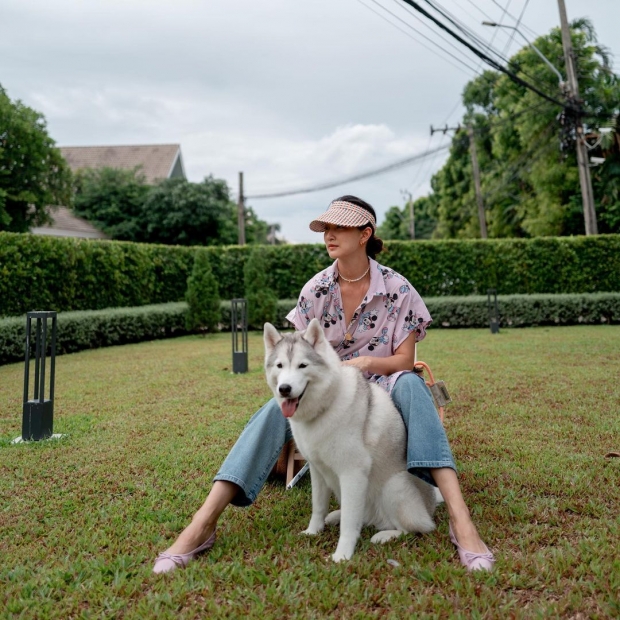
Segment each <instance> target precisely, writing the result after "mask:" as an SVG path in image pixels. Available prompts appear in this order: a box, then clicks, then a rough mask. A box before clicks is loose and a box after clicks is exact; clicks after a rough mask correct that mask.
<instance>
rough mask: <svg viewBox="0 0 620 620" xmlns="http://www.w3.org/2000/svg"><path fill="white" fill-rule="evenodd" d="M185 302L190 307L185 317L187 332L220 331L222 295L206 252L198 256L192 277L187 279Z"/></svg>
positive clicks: (199, 253)
mask: <svg viewBox="0 0 620 620" xmlns="http://www.w3.org/2000/svg"><path fill="white" fill-rule="evenodd" d="M185 301H186V302H187V306H188V308H187V314H186V315H185V327H186V329H187V331H196V330H206V331H209V332H214V331H216V330H217V329H218V324H219V322H220V320H221V317H222V313H221V312H220V295H219V291H218V285H217V280H216V279H215V276H214V275H213V272H212V271H211V263H210V262H209V257H208V255H207V254H206V253H205V252H198V253H197V254H196V258H195V259H194V267H193V268H192V275H191V276H190V277H189V278H188V279H187V292H186V293H185Z"/></svg>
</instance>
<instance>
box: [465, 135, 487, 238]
mask: <svg viewBox="0 0 620 620" xmlns="http://www.w3.org/2000/svg"><path fill="white" fill-rule="evenodd" d="M467 135H468V136H469V152H470V154H471V167H472V171H473V173H474V189H475V190H476V203H477V204H478V221H479V222H480V237H481V238H482V239H486V238H487V220H486V218H485V215H484V201H483V200H482V186H481V184H480V168H479V167H478V155H477V153H476V139H475V136H474V128H473V127H472V126H471V125H468V127H467Z"/></svg>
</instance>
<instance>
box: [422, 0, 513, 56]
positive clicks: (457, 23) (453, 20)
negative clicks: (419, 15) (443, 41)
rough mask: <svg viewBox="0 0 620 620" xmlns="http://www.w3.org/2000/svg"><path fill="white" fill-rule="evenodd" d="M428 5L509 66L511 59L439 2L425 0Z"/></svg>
mask: <svg viewBox="0 0 620 620" xmlns="http://www.w3.org/2000/svg"><path fill="white" fill-rule="evenodd" d="M424 2H426V4H428V5H429V6H430V7H431V8H432V9H434V10H435V11H436V12H437V13H439V15H441V16H442V17H444V18H445V19H447V20H448V21H449V22H450V23H451V24H452V25H454V26H455V27H456V28H457V29H458V30H460V31H461V32H462V33H463V34H464V35H465V36H466V37H467V38H468V39H470V41H471V42H472V43H474V44H476V45H478V46H482V47H485V48H487V50H488V51H489V52H490V53H491V54H494V55H495V56H497V57H498V58H499V59H500V60H501V61H502V62H504V63H506V64H509V59H508V58H505V57H504V56H502V54H501V53H500V52H499V51H498V50H496V49H495V48H494V47H492V46H490V45H489V44H488V43H487V42H486V41H484V40H483V39H482V38H481V37H480V36H479V35H478V34H477V33H475V32H474V31H473V30H471V28H469V27H468V26H467V25H466V24H465V23H463V22H462V21H461V20H460V19H458V17H456V15H454V14H453V13H451V12H450V11H448V10H447V9H445V8H443V7H442V6H441V5H440V4H439V3H438V2H436V1H435V0H424Z"/></svg>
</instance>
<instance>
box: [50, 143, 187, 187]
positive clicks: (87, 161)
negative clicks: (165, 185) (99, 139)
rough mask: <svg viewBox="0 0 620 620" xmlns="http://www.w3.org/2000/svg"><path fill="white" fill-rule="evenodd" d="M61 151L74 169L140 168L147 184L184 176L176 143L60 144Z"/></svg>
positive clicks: (183, 177)
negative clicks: (122, 144)
mask: <svg viewBox="0 0 620 620" xmlns="http://www.w3.org/2000/svg"><path fill="white" fill-rule="evenodd" d="M60 152H61V153H62V156H63V157H64V158H65V160H66V161H67V163H68V164H69V167H70V168H71V170H72V171H73V172H77V171H78V170H82V169H84V168H122V169H123V170H133V169H134V168H136V167H138V166H139V167H140V170H141V172H142V173H143V174H144V176H145V178H146V182H147V183H156V182H157V181H161V180H162V179H176V178H181V179H186V178H187V177H186V176H185V168H184V166H183V158H182V157H181V146H180V145H179V144H147V145H134V146H132V145H129V146H61V147H60Z"/></svg>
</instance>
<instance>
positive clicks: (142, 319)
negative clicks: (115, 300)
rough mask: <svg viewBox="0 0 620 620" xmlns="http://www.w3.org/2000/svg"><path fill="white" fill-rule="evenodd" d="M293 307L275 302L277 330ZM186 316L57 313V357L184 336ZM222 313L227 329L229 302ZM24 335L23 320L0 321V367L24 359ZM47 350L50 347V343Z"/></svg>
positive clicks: (179, 312) (181, 305)
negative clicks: (276, 306) (276, 305)
mask: <svg viewBox="0 0 620 620" xmlns="http://www.w3.org/2000/svg"><path fill="white" fill-rule="evenodd" d="M294 305H295V302H294V301H292V302H290V301H281V302H278V318H277V321H276V324H277V326H278V327H280V328H282V327H285V326H286V325H287V323H286V319H285V317H286V315H287V314H288V312H289V311H290V309H291V308H292V307H293V306H294ZM186 312H187V304H186V303H185V302H173V303H168V304H159V305H153V306H140V307H137V308H112V309H107V310H91V311H78V312H60V313H59V314H58V321H57V334H56V354H57V355H62V354H63V353H75V352H76V351H83V350H85V349H98V348H100V347H110V346H114V345H122V344H129V343H132V342H143V341H146V340H157V339H160V338H172V337H175V336H183V335H185V334H187V333H188V332H187V330H186V328H185V313H186ZM221 313H222V323H221V327H222V329H230V315H231V309H230V303H229V302H222V304H221ZM25 334H26V319H25V317H9V318H4V319H0V365H2V364H9V363H12V362H18V361H21V360H23V359H24V345H25V338H26V335H25ZM48 346H51V344H50V343H49V341H48Z"/></svg>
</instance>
